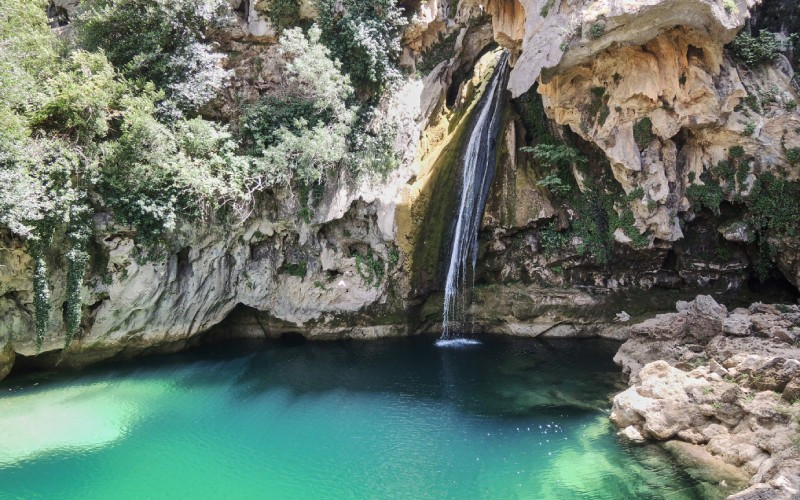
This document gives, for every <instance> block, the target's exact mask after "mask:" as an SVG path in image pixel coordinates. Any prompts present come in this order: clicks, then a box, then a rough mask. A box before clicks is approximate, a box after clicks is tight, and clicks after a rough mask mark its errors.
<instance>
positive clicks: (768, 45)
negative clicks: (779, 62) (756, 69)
mask: <svg viewBox="0 0 800 500" xmlns="http://www.w3.org/2000/svg"><path fill="white" fill-rule="evenodd" d="M729 47H730V51H731V55H733V58H734V59H735V60H736V61H737V62H739V63H741V64H744V65H745V66H757V65H759V64H765V63H771V62H773V61H774V60H775V58H776V57H778V54H779V53H780V52H782V51H784V50H787V49H788V48H789V47H788V45H787V43H785V42H782V41H779V40H778V39H777V38H776V37H775V34H774V33H770V32H769V31H765V30H762V31H761V32H760V33H759V34H758V36H757V37H753V36H751V35H750V33H747V32H746V31H740V32H739V34H738V35H736V38H734V39H733V41H732V42H731V44H730V46H729Z"/></svg>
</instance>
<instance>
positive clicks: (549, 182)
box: [536, 174, 572, 196]
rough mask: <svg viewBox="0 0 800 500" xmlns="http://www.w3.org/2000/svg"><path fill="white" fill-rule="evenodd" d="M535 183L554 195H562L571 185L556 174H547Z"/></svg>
mask: <svg viewBox="0 0 800 500" xmlns="http://www.w3.org/2000/svg"><path fill="white" fill-rule="evenodd" d="M536 185H538V186H541V187H543V188H545V189H547V190H548V191H550V192H551V193H553V194H554V195H556V196H564V195H565V194H567V193H569V192H570V191H571V190H572V186H570V185H569V183H567V182H566V181H564V180H562V179H561V177H559V176H558V175H556V174H547V175H546V176H545V177H544V178H543V179H542V180H540V181H539V182H537V183H536Z"/></svg>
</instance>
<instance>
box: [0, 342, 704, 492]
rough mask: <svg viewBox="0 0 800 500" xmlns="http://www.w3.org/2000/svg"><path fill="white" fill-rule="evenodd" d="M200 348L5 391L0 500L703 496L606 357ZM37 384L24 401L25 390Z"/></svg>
mask: <svg viewBox="0 0 800 500" xmlns="http://www.w3.org/2000/svg"><path fill="white" fill-rule="evenodd" d="M434 340H435V339H432V338H430V337H421V338H414V339H397V340H380V341H370V342H357V341H354V342H330V343H299V344H297V343H295V344H274V343H273V344H263V345H262V344H258V345H236V346H231V345H228V346H221V345H216V346H209V347H206V348H203V349H202V350H198V351H193V352H190V353H184V354H178V355H171V356H165V357H156V358H149V359H146V360H138V361H137V362H136V363H135V364H134V363H131V364H129V365H125V366H121V367H120V366H119V365H115V366H114V367H111V368H109V367H106V368H94V369H91V370H87V371H84V372H80V373H78V374H71V375H49V376H44V375H36V376H33V375H31V376H26V377H12V378H10V379H7V380H6V381H5V382H4V383H3V384H2V385H0V394H2V397H0V497H2V498H31V497H44V498H81V499H89V498H104V499H105V498H136V499H140V498H175V497H181V498H222V497H224V498H252V497H262V498H459V499H465V498H497V499H513V498H536V499H539V498H593V499H619V498H705V497H707V496H713V494H714V492H713V490H712V489H710V488H708V487H707V485H704V484H701V483H698V482H696V481H694V480H692V479H691V478H689V477H688V476H686V475H685V474H684V473H683V472H682V471H681V470H680V469H678V468H677V467H675V466H674V465H673V463H672V462H671V461H670V460H669V459H668V457H666V456H665V455H664V454H663V453H662V452H661V451H660V449H659V448H657V447H655V446H633V445H629V444H627V443H625V442H623V441H622V440H621V439H619V438H618V437H617V436H616V431H615V429H614V428H613V427H612V426H611V425H610V424H609V422H608V411H609V408H610V397H611V395H613V393H614V392H616V391H617V390H619V389H620V376H619V369H618V368H617V367H616V366H615V365H614V364H613V363H612V361H611V359H612V356H613V354H614V352H615V350H616V348H617V347H618V344H616V343H613V342H607V341H595V340H589V341H586V340H584V341H572V340H557V341H556V340H552V341H539V340H520V339H507V338H495V337H488V338H484V339H482V343H481V344H480V345H468V346H463V347H460V348H437V347H436V346H435V344H434ZM34 384H35V385H34Z"/></svg>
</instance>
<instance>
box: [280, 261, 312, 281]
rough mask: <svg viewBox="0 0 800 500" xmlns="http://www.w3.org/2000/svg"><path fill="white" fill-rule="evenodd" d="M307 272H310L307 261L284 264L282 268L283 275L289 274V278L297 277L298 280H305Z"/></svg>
mask: <svg viewBox="0 0 800 500" xmlns="http://www.w3.org/2000/svg"><path fill="white" fill-rule="evenodd" d="M307 271H308V262H307V261H305V260H302V261H300V262H296V263H291V262H287V263H284V264H283V268H282V272H283V274H288V275H289V276H297V277H298V278H305V277H306V273H307Z"/></svg>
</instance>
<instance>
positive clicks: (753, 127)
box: [742, 122, 756, 135]
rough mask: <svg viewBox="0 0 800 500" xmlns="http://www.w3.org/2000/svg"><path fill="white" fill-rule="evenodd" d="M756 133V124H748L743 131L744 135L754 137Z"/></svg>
mask: <svg viewBox="0 0 800 500" xmlns="http://www.w3.org/2000/svg"><path fill="white" fill-rule="evenodd" d="M755 131H756V124H755V123H753V122H747V124H746V125H745V126H744V130H743V131H742V133H743V134H744V135H753V133H754V132H755Z"/></svg>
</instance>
